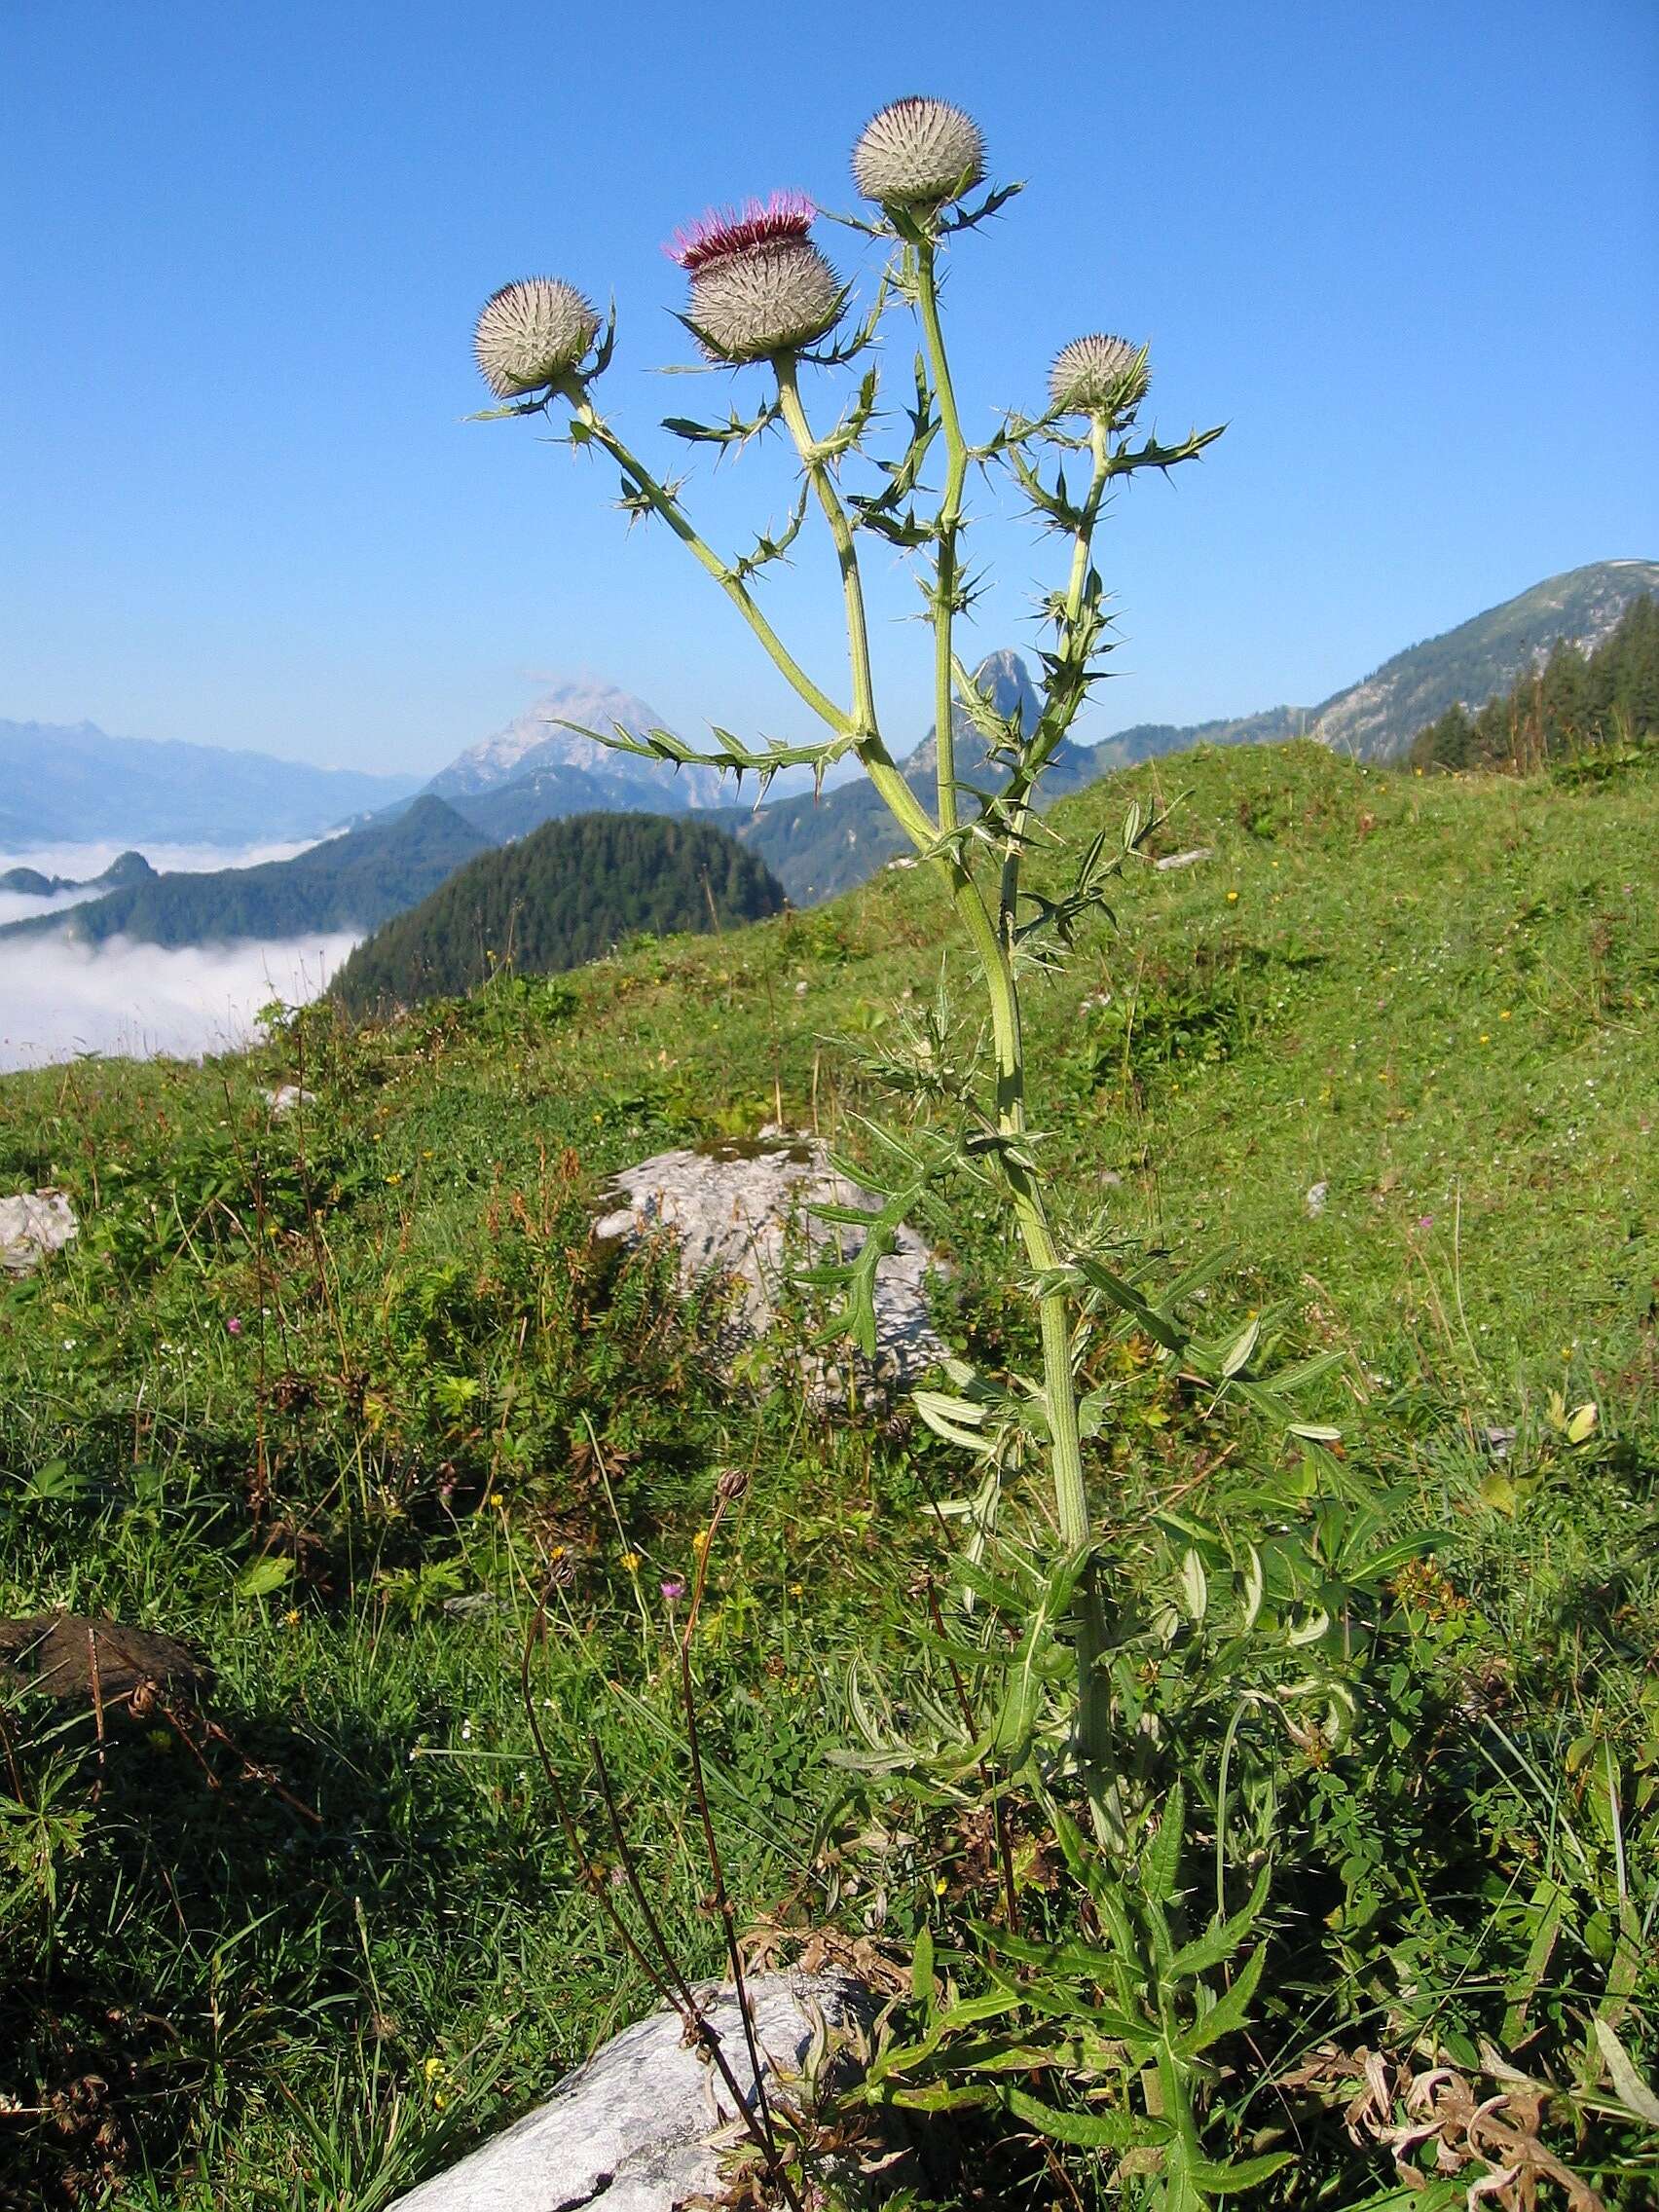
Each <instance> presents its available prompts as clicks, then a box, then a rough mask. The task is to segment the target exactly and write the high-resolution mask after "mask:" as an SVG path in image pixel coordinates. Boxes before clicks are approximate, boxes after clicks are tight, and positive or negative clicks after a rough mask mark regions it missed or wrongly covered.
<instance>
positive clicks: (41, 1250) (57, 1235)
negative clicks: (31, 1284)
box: [0, 1190, 80, 1275]
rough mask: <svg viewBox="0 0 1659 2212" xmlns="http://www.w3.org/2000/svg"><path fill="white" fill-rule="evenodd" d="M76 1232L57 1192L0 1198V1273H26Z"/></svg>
mask: <svg viewBox="0 0 1659 2212" xmlns="http://www.w3.org/2000/svg"><path fill="white" fill-rule="evenodd" d="M79 1234H80V1224H79V1222H77V1220H76V1219H75V1209H74V1208H73V1206H71V1205H70V1203H69V1200H68V1199H67V1198H65V1197H64V1196H63V1193H62V1192H61V1191H52V1190H46V1191H21V1192H19V1193H18V1196H17V1197H16V1198H0V1273H5V1274H9V1275H26V1274H29V1273H31V1272H33V1270H34V1269H36V1268H37V1267H39V1265H40V1263H41V1261H42V1260H44V1259H45V1258H46V1257H47V1256H48V1255H49V1254H50V1253H53V1252H61V1251H62V1249H63V1247H64V1245H65V1244H67V1243H69V1242H70V1240H71V1239H72V1238H73V1237H75V1236H76V1235H79Z"/></svg>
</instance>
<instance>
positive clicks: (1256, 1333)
mask: <svg viewBox="0 0 1659 2212" xmlns="http://www.w3.org/2000/svg"><path fill="white" fill-rule="evenodd" d="M1261 1335H1262V1322H1261V1316H1260V1315H1259V1314H1258V1315H1257V1317H1256V1318H1255V1319H1254V1320H1253V1321H1250V1322H1248V1323H1247V1324H1246V1325H1245V1327H1244V1328H1243V1329H1241V1330H1240V1331H1239V1333H1238V1335H1237V1336H1236V1337H1235V1338H1234V1340H1233V1342H1232V1344H1231V1345H1229V1346H1228V1347H1227V1350H1226V1352H1225V1353H1224V1354H1223V1357H1222V1362H1221V1372H1222V1373H1223V1375H1225V1376H1226V1377H1227V1378H1228V1380H1229V1381H1231V1380H1232V1378H1233V1377H1234V1376H1235V1375H1238V1374H1241V1373H1242V1371H1243V1370H1244V1369H1245V1368H1246V1367H1248V1366H1249V1364H1250V1354H1251V1353H1252V1352H1253V1351H1254V1350H1255V1348H1256V1346H1257V1345H1258V1344H1259V1343H1260V1341H1261Z"/></svg>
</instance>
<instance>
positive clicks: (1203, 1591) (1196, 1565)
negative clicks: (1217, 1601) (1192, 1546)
mask: <svg viewBox="0 0 1659 2212" xmlns="http://www.w3.org/2000/svg"><path fill="white" fill-rule="evenodd" d="M1181 1599H1182V1603H1183V1604H1185V1605H1186V1608H1187V1611H1188V1613H1189V1614H1190V1615H1191V1616H1192V1618H1193V1619H1194V1620H1195V1621H1201V1620H1202V1619H1203V1617H1204V1615H1205V1613H1206V1612H1207V1611H1208V1610H1209V1577H1208V1576H1207V1575H1206V1574H1205V1573H1204V1563H1203V1561H1202V1560H1201V1559H1200V1558H1199V1557H1198V1553H1197V1552H1196V1551H1192V1550H1189V1551H1188V1552H1187V1553H1186V1554H1185V1555H1184V1556H1183V1558H1182V1561H1181Z"/></svg>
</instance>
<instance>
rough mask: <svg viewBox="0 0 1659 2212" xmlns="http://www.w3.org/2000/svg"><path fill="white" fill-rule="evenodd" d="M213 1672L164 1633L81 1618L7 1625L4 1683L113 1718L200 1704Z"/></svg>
mask: <svg viewBox="0 0 1659 2212" xmlns="http://www.w3.org/2000/svg"><path fill="white" fill-rule="evenodd" d="M210 1682H211V1676H210V1674H209V1671H208V1670H207V1668H205V1667H204V1666H203V1664H202V1662H201V1661H200V1660H199V1659H197V1658H196V1656H195V1655H194V1653H193V1652H191V1651H190V1650H189V1649H187V1647H186V1646H185V1645H184V1644H182V1643H180V1642H179V1641H178V1639H177V1638H176V1637H173V1636H167V1635H166V1634H165V1633H164V1632H163V1631H162V1630H160V1629H153V1628H127V1627H124V1626H123V1624H122V1623H121V1622H120V1621H94V1620H89V1619H87V1618H86V1617H85V1615H83V1614H80V1613H37V1614H35V1615H34V1616H33V1617H32V1618H31V1619H29V1620H22V1621H6V1620H0V1683H6V1684H14V1685H16V1686H17V1687H18V1688H22V1689H30V1690H35V1691H38V1692H39V1693H40V1694H41V1695H42V1696H44V1697H51V1698H55V1699H57V1700H58V1702H59V1703H60V1704H63V1705H70V1706H79V1707H82V1708H84V1709H85V1710H86V1711H87V1712H89V1713H91V1712H92V1711H94V1710H95V1709H96V1708H98V1707H100V1706H101V1708H102V1710H103V1713H104V1714H105V1716H106V1717H109V1716H112V1715H117V1714H124V1713H125V1714H130V1715H131V1716H132V1718H134V1719H136V1720H141V1719H143V1718H144V1717H145V1716H146V1714H148V1713H149V1712H150V1711H151V1710H152V1708H153V1707H154V1706H155V1705H156V1704H157V1703H158V1702H159V1701H162V1700H164V1699H165V1700H166V1702H168V1703H172V1704H176V1703H178V1702H179V1701H180V1700H181V1699H192V1700H194V1699H198V1698H201V1697H202V1696H203V1695H204V1694H205V1692H206V1690H207V1689H208V1687H209V1686H210Z"/></svg>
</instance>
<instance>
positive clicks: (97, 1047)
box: [0, 839, 356, 1070]
mask: <svg viewBox="0 0 1659 2212" xmlns="http://www.w3.org/2000/svg"><path fill="white" fill-rule="evenodd" d="M310 841H311V840H309V839H301V840H299V841H298V842H294V843H288V844H280V845H277V844H271V845H259V846H248V847H242V848H240V849H238V850H237V851H234V852H228V851H225V850H223V849H219V848H214V847H205V846H185V845H150V846H146V847H145V848H144V858H145V859H146V860H147V861H148V862H149V863H150V864H151V866H153V867H156V868H158V869H163V870H166V869H169V868H184V869H192V870H194V869H198V868H219V867H251V866H254V865H255V864H256V863H257V862H260V861H276V860H287V859H288V858H289V857H290V856H291V855H293V854H294V853H298V852H303V851H304V849H305V846H306V844H307V843H308V842H310ZM121 850H122V847H121V846H120V845H118V844H95V845H56V846H52V847H43V848H40V849H38V850H36V851H32V852H26V853H8V852H0V875H3V874H4V873H5V872H6V870H7V869H8V868H11V867H17V866H22V867H32V868H35V869H37V870H38V871H39V872H40V873H41V874H42V875H61V876H68V877H71V878H73V879H75V880H77V881H85V880H87V879H88V878H90V877H92V876H96V875H100V874H101V873H102V872H103V870H104V869H105V868H106V867H108V866H109V864H110V863H111V861H113V860H114V859H115V857H116V855H117V853H118V852H120V851H121ZM78 897H79V895H78V894H76V893H72V892H70V893H60V894H59V895H58V896H57V897H56V898H55V899H30V898H26V897H24V896H23V895H21V894H20V893H18V892H0V922H10V921H18V920H21V919H22V918H23V916H25V915H29V914H44V913H55V912H58V911H62V910H65V909H67V908H68V907H69V906H72V905H74V904H75V903H77V901H78ZM355 942H356V939H355V937H354V936H352V935H351V934H350V933H349V932H337V933H335V934H333V935H330V936H325V937H311V938H299V939H293V940H288V941H285V942H278V943H269V944H268V943H262V942H258V941H248V942H244V943H240V944H228V945H200V946H196V945H190V946H183V947H180V948H178V949H176V950H170V949H166V948H165V947H163V946H161V945H155V944H139V943H135V942H133V941H132V940H129V939H126V938H112V939H110V940H108V941H107V942H106V943H104V944H101V945H98V946H95V947H93V946H88V945H80V944H74V943H71V942H70V941H69V940H68V939H67V938H65V937H62V936H60V935H58V934H56V933H53V934H51V935H43V936H40V937H26V938H14V939H0V1070H4V1069H7V1068H23V1067H37V1066H40V1065H42V1064H43V1063H45V1062H48V1061H53V1060H66V1059H72V1058H74V1057H75V1056H76V1055H77V1054H78V1053H81V1052H125V1053H132V1054H135V1055H138V1056H145V1055H148V1054H151V1053H157V1052H166V1053H169V1054H173V1055H177V1056H179V1057H191V1058H193V1057H195V1056H197V1055H198V1054H200V1053H203V1052H217V1051H227V1050H229V1049H230V1048H232V1047H234V1046H237V1045H240V1044H243V1043H245V1042H246V1041H247V1039H248V1038H249V1037H250V1036H251V1035H252V1034H253V1032H254V1029H255V1027H256V1023H255V1020H254V1016H255V1014H257V1013H258V1011H259V1009H260V1008H261V1007H263V1006H269V1005H270V1003H271V1001H272V1000H273V999H280V1000H282V1002H283V1003H284V1004H285V1005H288V1006H298V1005H300V1004H302V1003H303V1002H304V1001H306V1000H307V999H312V998H314V997H315V996H316V995H317V993H318V992H319V991H320V990H321V989H322V988H323V986H324V985H325V984H326V983H327V981H328V978H329V977H330V976H332V975H333V973H334V971H335V969H336V968H338V967H339V965H340V963H341V962H342V961H343V960H344V959H345V957H346V955H347V954H348V953H349V952H350V949H351V947H352V945H353V944H354V943H355Z"/></svg>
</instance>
